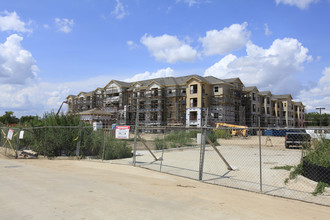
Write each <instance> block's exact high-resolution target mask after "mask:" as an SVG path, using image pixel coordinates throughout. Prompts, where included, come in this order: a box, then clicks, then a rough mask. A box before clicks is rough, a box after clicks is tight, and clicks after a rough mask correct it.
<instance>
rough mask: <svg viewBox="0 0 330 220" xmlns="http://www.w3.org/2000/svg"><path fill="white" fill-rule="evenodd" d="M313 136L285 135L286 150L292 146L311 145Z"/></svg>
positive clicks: (300, 134)
mask: <svg viewBox="0 0 330 220" xmlns="http://www.w3.org/2000/svg"><path fill="white" fill-rule="evenodd" d="M310 142H311V136H310V135H309V134H307V133H305V132H302V131H301V132H287V133H286V134H285V148H290V146H292V145H293V146H302V147H304V146H306V145H307V144H310Z"/></svg>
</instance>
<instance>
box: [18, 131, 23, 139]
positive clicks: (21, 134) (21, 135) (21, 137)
mask: <svg viewBox="0 0 330 220" xmlns="http://www.w3.org/2000/svg"><path fill="white" fill-rule="evenodd" d="M23 137H24V131H20V132H19V139H23Z"/></svg>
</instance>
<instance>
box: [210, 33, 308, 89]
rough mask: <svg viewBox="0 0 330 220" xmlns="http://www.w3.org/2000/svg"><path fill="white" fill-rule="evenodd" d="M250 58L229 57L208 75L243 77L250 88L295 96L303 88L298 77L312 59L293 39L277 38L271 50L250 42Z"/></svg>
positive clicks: (211, 68)
mask: <svg viewBox="0 0 330 220" xmlns="http://www.w3.org/2000/svg"><path fill="white" fill-rule="evenodd" d="M246 53H247V55H246V56H243V57H236V56H234V55H232V54H230V55H227V56H225V57H224V58H222V59H221V60H220V61H219V62H218V63H216V64H214V65H213V66H211V67H210V68H208V69H207V70H206V71H205V73H204V75H213V76H216V77H219V78H232V77H240V78H241V80H242V81H243V83H244V84H246V85H247V86H249V85H255V86H257V87H258V88H259V89H260V90H271V91H272V92H274V93H292V94H293V95H295V94H296V93H297V91H299V87H301V85H300V82H299V81H298V80H296V79H295V75H296V74H298V73H299V72H300V71H301V70H302V69H303V64H304V63H305V62H309V61H311V60H312V57H311V56H309V55H308V49H307V48H305V47H303V46H302V44H301V43H300V42H299V41H298V40H296V39H292V38H284V39H277V40H275V41H274V42H273V44H272V45H271V46H270V48H269V49H263V48H261V47H258V46H257V45H254V44H253V43H251V42H249V43H248V44H247V46H246Z"/></svg>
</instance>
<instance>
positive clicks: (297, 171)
mask: <svg viewBox="0 0 330 220" xmlns="http://www.w3.org/2000/svg"><path fill="white" fill-rule="evenodd" d="M10 130H11V131H10ZM10 133H11V134H10ZM22 133H23V134H22ZM242 134H243V132H240V131H239V129H237V128H236V129H235V128H219V129H214V128H206V127H203V128H196V127H195V128H186V127H160V126H157V127H156V126H154V127H142V126H138V127H136V126H130V135H129V139H126V140H125V139H124V140H121V139H116V138H115V130H113V129H110V128H107V129H105V128H104V129H98V130H96V131H95V130H93V127H85V126H82V125H80V126H70V127H63V126H58V127H34V128H7V127H5V128H1V137H0V147H1V153H2V154H5V155H7V156H10V157H16V158H20V157H24V156H26V155H24V154H22V152H23V151H24V150H33V151H35V152H37V153H38V155H39V157H40V156H41V157H49V158H54V157H76V156H78V157H79V158H84V157H85V158H86V157H87V158H92V159H95V160H102V161H104V162H110V163H116V164H126V165H132V166H139V167H143V168H147V169H151V170H156V171H159V172H164V173H169V174H173V175H177V176H181V177H186V178H190V179H194V180H198V181H203V182H207V183H212V184H216V185H221V186H226V187H232V188H238V189H244V190H248V191H254V192H261V193H264V194H269V195H275V196H279V197H285V198H292V199H297V200H302V201H307V202H312V203H316V204H321V205H326V206H330V189H329V185H330V180H329V178H330V173H329V170H330V137H329V134H330V129H329V128H313V129H274V128H248V132H247V135H245V136H243V135H242ZM9 136H11V138H9ZM317 186H318V188H317ZM322 187H323V188H324V191H323V192H322V190H321V189H322ZM313 194H314V195H313Z"/></svg>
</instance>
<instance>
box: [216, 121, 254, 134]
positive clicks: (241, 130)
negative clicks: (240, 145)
mask: <svg viewBox="0 0 330 220" xmlns="http://www.w3.org/2000/svg"><path fill="white" fill-rule="evenodd" d="M219 128H230V131H231V135H232V136H244V137H247V136H248V130H249V129H248V127H247V126H243V125H233V124H227V123H217V124H216V128H215V130H217V129H219Z"/></svg>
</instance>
